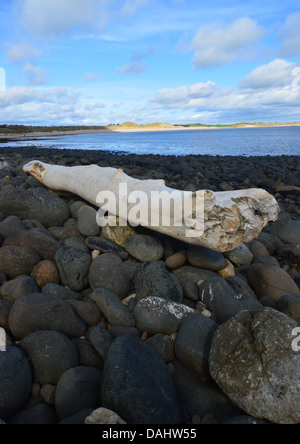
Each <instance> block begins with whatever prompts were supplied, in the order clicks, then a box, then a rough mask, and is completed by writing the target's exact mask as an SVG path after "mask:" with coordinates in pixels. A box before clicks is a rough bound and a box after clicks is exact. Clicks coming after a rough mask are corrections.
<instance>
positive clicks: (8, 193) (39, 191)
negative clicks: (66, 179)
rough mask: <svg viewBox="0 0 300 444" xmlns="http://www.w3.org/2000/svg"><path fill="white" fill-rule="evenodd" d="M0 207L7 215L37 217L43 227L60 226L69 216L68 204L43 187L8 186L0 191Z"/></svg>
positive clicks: (24, 217)
mask: <svg viewBox="0 0 300 444" xmlns="http://www.w3.org/2000/svg"><path fill="white" fill-rule="evenodd" d="M0 209H1V211H3V213H4V214H6V215H7V216H18V217H19V218H20V219H22V220H25V219H37V220H38V221H40V222H41V223H42V224H43V225H44V226H45V227H52V226H62V225H63V224H64V222H65V221H66V220H67V219H68V218H69V207H68V205H67V204H66V203H65V202H64V201H63V200H62V199H61V198H60V197H58V196H57V195H56V194H53V193H51V192H50V191H48V190H46V189H45V188H31V189H30V190H25V189H24V188H8V189H6V190H3V191H1V192H0Z"/></svg>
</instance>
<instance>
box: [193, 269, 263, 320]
mask: <svg viewBox="0 0 300 444" xmlns="http://www.w3.org/2000/svg"><path fill="white" fill-rule="evenodd" d="M199 295H200V301H201V302H203V303H204V304H205V305H206V307H207V308H208V310H209V311H211V312H212V313H214V315H215V316H216V320H217V322H218V323H219V324H222V323H223V322H226V321H227V320H228V319H230V318H232V317H233V316H235V315H236V314H237V313H238V312H240V311H243V310H260V309H261V308H262V305H261V304H260V302H259V301H258V300H257V299H256V298H255V297H253V296H252V294H251V293H249V292H248V291H245V290H244V288H237V289H234V288H232V287H231V286H230V285H229V283H228V282H227V281H226V280H225V279H223V278H221V277H219V276H218V277H216V278H212V279H211V278H208V279H206V280H205V281H204V282H203V283H202V284H201V285H200V287H199Z"/></svg>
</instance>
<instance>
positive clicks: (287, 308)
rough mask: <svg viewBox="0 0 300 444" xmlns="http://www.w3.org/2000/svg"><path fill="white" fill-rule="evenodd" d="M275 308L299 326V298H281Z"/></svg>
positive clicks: (289, 295) (287, 296)
mask: <svg viewBox="0 0 300 444" xmlns="http://www.w3.org/2000/svg"><path fill="white" fill-rule="evenodd" d="M276 308H277V309H278V310H280V311H281V312H282V313H285V314H286V315H287V316H289V317H290V318H292V319H294V320H295V321H296V322H297V323H298V324H299V325H300V296H297V295H294V294H286V295H284V296H281V298H280V299H279V300H278V301H277V307H276Z"/></svg>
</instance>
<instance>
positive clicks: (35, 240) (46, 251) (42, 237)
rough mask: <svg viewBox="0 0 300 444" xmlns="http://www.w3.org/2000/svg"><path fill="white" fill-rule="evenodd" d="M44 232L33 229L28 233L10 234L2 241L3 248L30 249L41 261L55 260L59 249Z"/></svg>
mask: <svg viewBox="0 0 300 444" xmlns="http://www.w3.org/2000/svg"><path fill="white" fill-rule="evenodd" d="M47 233H49V232H46V231H44V230H43V231H40V230H38V229H33V230H30V231H26V230H19V231H16V232H15V233H11V234H10V235H9V236H8V237H7V238H6V239H5V241H4V243H3V247H6V246H10V245H16V246H20V247H27V248H31V249H32V250H34V251H36V252H37V254H38V255H39V256H40V257H41V258H42V259H48V260H50V261H54V260H55V254H56V252H57V250H58V249H59V243H58V242H57V241H56V240H55V239H53V238H52V237H51V236H49V235H48V234H47Z"/></svg>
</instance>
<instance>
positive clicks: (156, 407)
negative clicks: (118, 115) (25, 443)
mask: <svg viewBox="0 0 300 444" xmlns="http://www.w3.org/2000/svg"><path fill="white" fill-rule="evenodd" d="M32 160H40V161H42V162H46V163H50V164H57V165H64V166H77V165H89V164H97V165H99V166H102V167H107V166H110V167H114V168H122V169H123V170H124V171H125V173H126V174H128V175H130V176H131V177H135V178H137V179H141V180H143V179H164V180H165V181H166V185H167V186H169V187H171V188H176V189H180V190H186V191H196V190H199V189H210V190H212V191H230V190H237V189H249V188H263V189H265V190H266V191H268V192H269V193H270V194H272V195H273V196H275V198H276V200H277V202H278V204H279V206H280V210H281V211H280V215H279V219H278V220H277V221H276V222H272V223H270V224H268V226H267V227H266V228H264V229H263V231H262V232H261V234H260V235H259V237H258V238H257V239H254V240H253V241H252V242H249V243H245V244H242V245H240V246H239V247H238V248H236V249H235V250H233V251H229V252H224V253H220V252H216V251H212V250H209V249H207V248H202V247H194V246H191V245H189V244H187V243H185V242H184V241H179V240H175V239H172V238H171V237H168V236H165V235H160V234H158V233H155V232H154V231H151V230H149V229H146V228H141V227H137V228H132V227H117V228H115V229H113V228H108V227H106V228H102V229H100V227H99V226H98V224H97V223H96V211H97V209H96V208H95V207H93V206H92V205H91V204H90V203H89V202H85V201H83V200H82V198H80V197H79V196H74V195H68V194H67V193H53V192H51V191H50V190H48V189H47V188H45V187H44V186H43V185H41V184H40V183H39V182H38V181H37V180H35V179H34V178H33V177H29V176H28V175H27V174H25V173H24V172H23V166H24V165H25V164H26V163H28V162H30V161H32ZM0 245H1V247H0V328H1V329H2V331H5V336H6V350H5V351H0V423H4V424H5V423H7V424H173V425H174V424H176V425H185V424H186V425H191V424H192V425H195V426H196V425H204V424H261V423H262V424H270V423H271V424H299V423H300V382H299V368H300V333H299V331H300V330H297V329H298V328H299V326H300V158H299V157H297V156H280V157H271V156H268V157H242V156H239V157H233V156H228V157H222V156H214V157H213V156H196V155H189V156H182V157H172V156H168V157H166V156H158V155H145V156H140V155H135V154H129V155H121V154H116V153H109V152H101V151H80V150H68V151H66V150H65V151H61V150H52V149H51V150H50V149H49V150H47V149H43V150H41V149H38V148H3V147H2V148H1V144H0ZM297 332H298V337H299V340H298V341H297Z"/></svg>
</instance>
